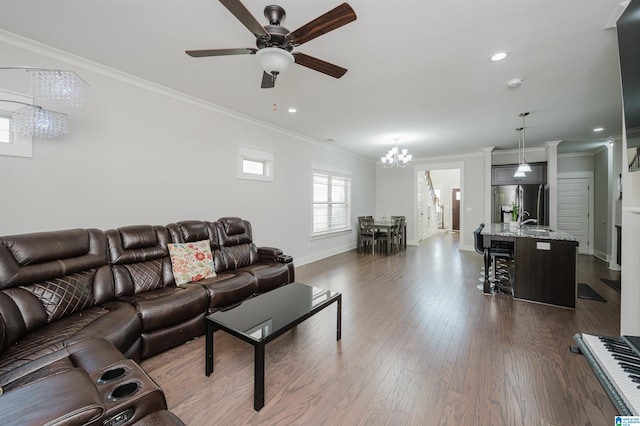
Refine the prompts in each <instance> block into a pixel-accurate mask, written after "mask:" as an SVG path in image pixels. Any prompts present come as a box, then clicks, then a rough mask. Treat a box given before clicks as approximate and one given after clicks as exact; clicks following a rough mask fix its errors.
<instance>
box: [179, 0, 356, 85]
mask: <svg viewBox="0 0 640 426" xmlns="http://www.w3.org/2000/svg"><path fill="white" fill-rule="evenodd" d="M220 3H222V4H223V5H224V7H226V8H227V9H228V10H229V12H231V13H232V14H233V16H235V17H236V18H237V19H238V20H239V21H240V22H241V23H242V24H243V25H244V26H245V27H246V28H247V29H248V30H249V31H251V33H253V35H254V36H255V37H256V47H257V48H252V47H247V48H237V49H204V50H187V51H186V53H187V55H189V56H192V57H194V58H202V57H208V56H226V55H256V56H257V57H258V60H259V62H260V65H261V66H262V69H263V73H262V84H261V87H262V88H263V89H269V88H273V87H275V84H276V78H277V77H278V76H279V75H280V74H281V73H283V72H284V71H286V70H287V68H288V67H289V65H291V64H292V63H296V64H298V65H302V66H303V67H306V68H309V69H312V70H314V71H318V72H321V73H323V74H326V75H329V76H331V77H334V78H340V77H342V76H343V75H344V74H345V73H346V72H347V69H346V68H342V67H340V66H338V65H334V64H331V63H329V62H326V61H323V60H322V59H318V58H314V57H312V56H309V55H306V54H304V53H301V52H293V49H294V48H295V47H298V46H300V45H302V44H304V43H306V42H308V41H310V40H313V39H314V38H316V37H319V36H321V35H323V34H326V33H328V32H330V31H333V30H335V29H338V28H340V27H342V26H344V25H346V24H348V23H350V22H353V21H355V20H356V13H355V12H354V11H353V9H352V8H351V6H349V4H347V3H342V4H341V5H340V6H338V7H336V8H334V9H332V10H330V11H329V12H327V13H325V14H324V15H321V16H319V17H317V18H316V19H314V20H313V21H311V22H309V23H307V24H305V25H303V26H302V27H300V28H298V29H297V30H295V31H289V30H288V29H286V28H285V27H283V26H281V25H280V23H281V22H282V21H284V19H285V17H286V13H285V11H284V9H283V8H282V7H280V6H277V5H269V6H266V7H265V8H264V16H265V18H267V19H268V20H269V24H268V25H265V26H262V25H260V23H259V22H258V21H257V20H256V19H255V18H254V17H253V15H252V14H251V12H249V10H247V8H246V7H245V6H244V5H243V4H242V3H241V2H240V0H220ZM292 52H293V53H292Z"/></svg>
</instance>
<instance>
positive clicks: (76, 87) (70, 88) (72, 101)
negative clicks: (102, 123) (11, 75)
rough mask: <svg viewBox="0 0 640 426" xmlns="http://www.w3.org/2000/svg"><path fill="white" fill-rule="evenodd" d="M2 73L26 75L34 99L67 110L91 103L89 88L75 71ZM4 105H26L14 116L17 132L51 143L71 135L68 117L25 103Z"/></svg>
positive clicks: (32, 69)
mask: <svg viewBox="0 0 640 426" xmlns="http://www.w3.org/2000/svg"><path fill="white" fill-rule="evenodd" d="M2 69H4V70H24V71H26V79H25V80H26V81H25V83H26V92H27V94H28V95H30V96H32V97H33V98H34V99H38V100H42V101H45V102H47V103H50V104H52V105H59V106H66V107H80V106H83V105H86V104H87V103H88V101H89V94H88V87H89V85H88V84H87V82H85V81H84V80H83V79H82V78H80V77H79V76H78V75H77V74H76V73H75V72H73V71H64V70H48V69H42V68H34V67H0V70H2ZM0 102H11V103H17V104H21V105H23V107H22V108H20V109H17V110H16V111H14V112H13V113H12V115H11V126H12V130H13V131H15V132H19V133H22V134H23V135H26V136H36V137H40V138H47V139H48V138H55V137H56V136H59V135H61V134H64V133H67V132H68V122H67V118H68V117H67V114H63V113H60V112H56V111H51V110H48V109H44V108H43V107H41V106H39V105H35V104H27V103H24V102H18V101H10V100H0Z"/></svg>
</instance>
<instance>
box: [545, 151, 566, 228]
mask: <svg viewBox="0 0 640 426" xmlns="http://www.w3.org/2000/svg"><path fill="white" fill-rule="evenodd" d="M560 142H562V141H547V142H545V143H544V150H545V157H546V159H547V185H548V186H549V226H550V227H551V228H557V227H558V145H559V144H560Z"/></svg>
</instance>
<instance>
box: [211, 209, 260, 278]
mask: <svg viewBox="0 0 640 426" xmlns="http://www.w3.org/2000/svg"><path fill="white" fill-rule="evenodd" d="M214 225H215V229H216V234H217V236H218V242H219V244H220V252H221V254H222V258H221V260H222V265H221V266H222V270H227V269H237V268H242V267H244V266H249V265H252V264H254V263H255V262H257V261H258V260H259V255H258V248H257V247H256V245H255V244H254V243H253V240H252V238H253V236H252V230H251V224H250V223H249V221H246V220H243V219H241V218H239V217H222V218H220V219H218V221H217V222H214ZM216 267H217V264H216Z"/></svg>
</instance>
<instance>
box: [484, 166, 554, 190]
mask: <svg viewBox="0 0 640 426" xmlns="http://www.w3.org/2000/svg"><path fill="white" fill-rule="evenodd" d="M529 165H530V166H531V171H530V172H529V173H527V176H526V177H523V178H514V177H513V174H514V173H515V172H516V169H517V168H518V165H517V164H507V165H500V166H493V167H492V170H491V171H492V174H491V185H519V184H523V185H524V184H529V183H534V184H543V185H544V184H546V183H547V163H529Z"/></svg>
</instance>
